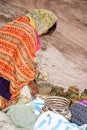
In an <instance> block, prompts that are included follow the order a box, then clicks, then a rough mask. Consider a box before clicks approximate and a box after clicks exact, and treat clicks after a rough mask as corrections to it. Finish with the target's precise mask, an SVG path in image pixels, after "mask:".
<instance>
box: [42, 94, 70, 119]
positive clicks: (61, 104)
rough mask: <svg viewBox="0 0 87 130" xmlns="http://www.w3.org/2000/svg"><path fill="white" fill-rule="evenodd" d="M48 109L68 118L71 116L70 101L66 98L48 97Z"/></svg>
mask: <svg viewBox="0 0 87 130" xmlns="http://www.w3.org/2000/svg"><path fill="white" fill-rule="evenodd" d="M47 109H48V110H51V111H53V112H55V113H59V114H61V115H63V116H64V117H65V118H67V119H68V120H70V118H71V113H70V111H69V101H68V100H67V99H66V98H63V97H59V96H48V97H46V98H45V108H44V110H47Z"/></svg>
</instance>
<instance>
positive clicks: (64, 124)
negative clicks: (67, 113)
mask: <svg viewBox="0 0 87 130" xmlns="http://www.w3.org/2000/svg"><path fill="white" fill-rule="evenodd" d="M34 130H81V129H80V128H79V126H78V125H76V124H73V123H70V122H69V121H68V120H66V119H65V118H64V117H63V116H62V115H59V114H56V113H53V112H51V111H47V112H45V113H43V114H42V115H41V116H40V117H39V118H38V120H37V122H36V123H35V126H34Z"/></svg>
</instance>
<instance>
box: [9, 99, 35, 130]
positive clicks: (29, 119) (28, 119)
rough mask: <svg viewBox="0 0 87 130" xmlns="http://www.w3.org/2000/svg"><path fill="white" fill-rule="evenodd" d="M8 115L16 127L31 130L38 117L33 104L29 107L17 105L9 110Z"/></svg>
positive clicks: (28, 105)
mask: <svg viewBox="0 0 87 130" xmlns="http://www.w3.org/2000/svg"><path fill="white" fill-rule="evenodd" d="M7 115H8V116H9V117H10V118H11V120H12V122H13V124H14V125H16V126H17V127H23V128H27V129H29V130H33V127H34V124H35V122H36V120H37V117H36V115H35V114H34V106H33V103H32V102H31V103H29V104H27V105H26V104H17V105H14V106H12V107H11V108H10V109H9V110H8V112H7Z"/></svg>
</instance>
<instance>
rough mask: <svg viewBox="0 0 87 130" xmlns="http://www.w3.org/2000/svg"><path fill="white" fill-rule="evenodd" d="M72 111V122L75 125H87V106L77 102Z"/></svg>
mask: <svg viewBox="0 0 87 130" xmlns="http://www.w3.org/2000/svg"><path fill="white" fill-rule="evenodd" d="M70 111H71V114H72V117H71V121H72V122H73V123H76V124H78V125H80V126H81V125H84V124H87V106H86V105H84V104H82V103H80V102H76V103H74V104H73V105H72V106H71V108H70Z"/></svg>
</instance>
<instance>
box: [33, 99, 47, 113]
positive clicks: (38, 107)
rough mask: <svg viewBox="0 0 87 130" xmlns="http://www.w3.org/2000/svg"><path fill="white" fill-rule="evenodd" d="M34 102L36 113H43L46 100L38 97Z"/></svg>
mask: <svg viewBox="0 0 87 130" xmlns="http://www.w3.org/2000/svg"><path fill="white" fill-rule="evenodd" d="M33 103H34V107H35V114H36V115H39V114H41V110H42V107H43V106H44V105H45V103H44V100H42V99H40V98H38V97H36V98H35V99H34V100H33Z"/></svg>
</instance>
